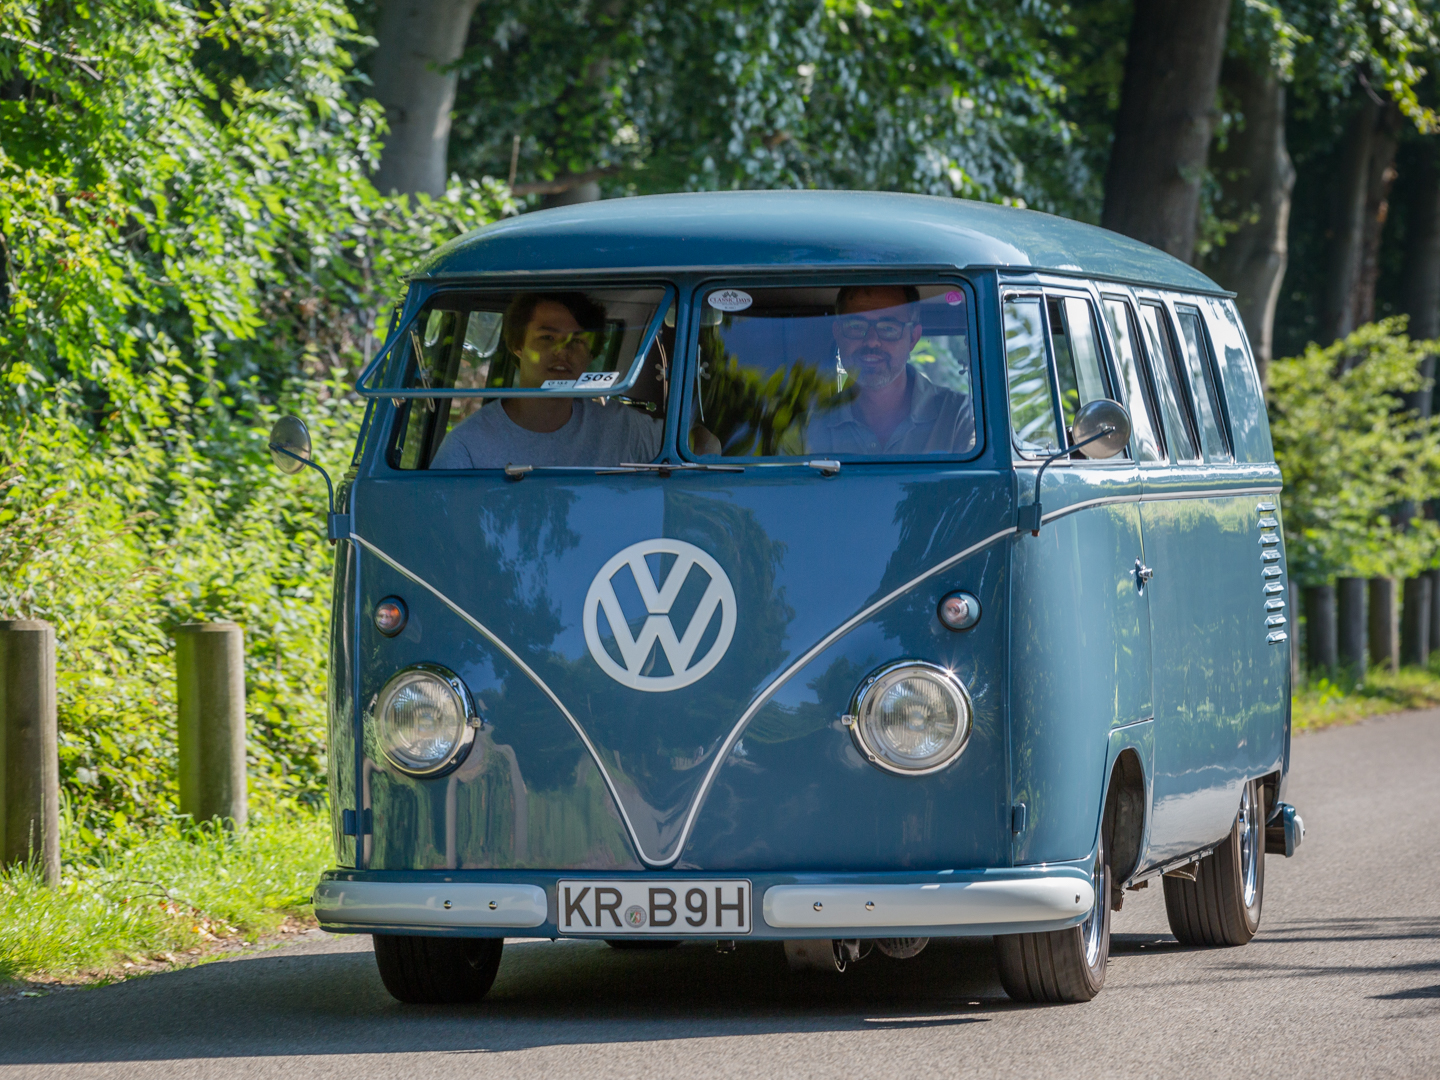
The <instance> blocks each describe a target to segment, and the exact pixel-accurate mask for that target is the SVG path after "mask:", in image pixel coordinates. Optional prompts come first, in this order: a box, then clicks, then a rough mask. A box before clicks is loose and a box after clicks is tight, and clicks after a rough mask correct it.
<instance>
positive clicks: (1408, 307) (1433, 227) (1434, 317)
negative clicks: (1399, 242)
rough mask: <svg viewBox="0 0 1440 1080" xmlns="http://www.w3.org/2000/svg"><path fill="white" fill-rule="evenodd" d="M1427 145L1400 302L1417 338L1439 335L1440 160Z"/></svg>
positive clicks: (1409, 224)
mask: <svg viewBox="0 0 1440 1080" xmlns="http://www.w3.org/2000/svg"><path fill="white" fill-rule="evenodd" d="M1425 149H1426V153H1424V154H1423V156H1422V157H1421V158H1420V161H1419V165H1418V167H1417V168H1416V170H1415V187H1414V189H1413V192H1412V196H1411V202H1410V214H1409V221H1408V222H1407V228H1406V230H1405V261H1404V271H1403V273H1402V274H1401V278H1402V282H1401V288H1402V289H1403V290H1404V291H1403V293H1402V294H1401V303H1402V304H1403V305H1404V309H1405V313H1406V314H1407V315H1409V316H1410V336H1411V337H1412V338H1414V339H1416V340H1418V341H1428V340H1430V339H1431V338H1436V337H1440V163H1437V161H1436V153H1435V149H1434V148H1433V147H1430V146H1428V145H1427V146H1426V148H1425ZM1427 415H1428V413H1427Z"/></svg>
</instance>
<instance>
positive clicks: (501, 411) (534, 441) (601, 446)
mask: <svg viewBox="0 0 1440 1080" xmlns="http://www.w3.org/2000/svg"><path fill="white" fill-rule="evenodd" d="M509 400H510V401H516V400H522V399H517V398H510V399H509ZM559 400H560V401H562V402H563V403H564V404H565V406H566V408H568V409H570V410H571V414H570V419H569V421H567V422H566V423H565V424H564V425H562V426H561V427H560V428H559V429H558V430H556V431H529V430H527V429H526V428H523V427H521V426H520V425H519V424H517V423H515V421H514V420H512V419H510V417H509V415H508V414H507V413H506V410H505V404H506V403H505V402H504V401H492V402H490V404H488V405H486V406H485V407H484V408H483V409H481V410H480V411H479V412H477V413H475V414H474V415H472V416H470V417H468V418H467V419H466V420H464V421H463V422H461V423H460V424H459V425H458V426H457V427H456V428H455V429H454V430H453V431H451V432H450V434H449V435H447V436H445V442H444V443H443V444H441V446H440V452H439V453H437V454H436V455H435V460H434V461H433V462H431V464H430V467H431V468H432V469H503V468H504V467H505V466H506V465H619V464H621V463H625V462H647V461H652V460H654V458H655V457H656V456H657V455H658V454H659V453H660V442H661V436H662V435H663V434H664V432H665V425H664V423H663V422H662V421H660V420H652V419H651V418H650V417H648V416H646V415H645V414H644V413H642V412H640V411H639V410H638V409H633V408H631V407H630V406H629V405H622V404H620V402H618V401H612V402H610V403H608V404H605V405H601V404H599V403H597V402H595V401H591V400H590V399H588V398H561V399H559ZM547 404H548V403H547Z"/></svg>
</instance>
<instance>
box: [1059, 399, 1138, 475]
mask: <svg viewBox="0 0 1440 1080" xmlns="http://www.w3.org/2000/svg"><path fill="white" fill-rule="evenodd" d="M1107 428H1108V429H1109V430H1106V429H1107ZM1070 433H1071V435H1072V436H1073V438H1072V439H1071V445H1072V446H1077V447H1078V446H1080V445H1083V446H1084V447H1085V451H1084V452H1085V456H1086V457H1088V458H1097V459H1099V460H1104V459H1105V458H1112V457H1114V456H1115V455H1116V454H1118V453H1120V451H1121V450H1124V449H1125V447H1126V445H1127V444H1128V443H1129V442H1130V414H1129V413H1128V412H1126V411H1125V406H1124V405H1121V404H1120V403H1119V402H1118V401H1111V400H1110V399H1109V398H1099V399H1098V400H1096V401H1092V402H1090V404H1088V405H1086V406H1085V407H1084V408H1082V409H1081V410H1080V411H1079V412H1078V413H1076V414H1075V422H1074V423H1073V424H1072V425H1071V426H1070Z"/></svg>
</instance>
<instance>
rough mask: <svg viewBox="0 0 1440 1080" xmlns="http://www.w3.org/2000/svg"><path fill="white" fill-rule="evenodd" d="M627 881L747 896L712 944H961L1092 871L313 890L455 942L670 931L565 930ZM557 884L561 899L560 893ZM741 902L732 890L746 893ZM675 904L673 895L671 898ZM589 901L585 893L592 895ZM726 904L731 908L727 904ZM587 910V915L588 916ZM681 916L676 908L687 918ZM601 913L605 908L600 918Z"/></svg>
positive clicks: (364, 913) (1056, 907)
mask: <svg viewBox="0 0 1440 1080" xmlns="http://www.w3.org/2000/svg"><path fill="white" fill-rule="evenodd" d="M617 879H624V880H626V881H628V882H632V883H633V884H635V885H636V886H642V887H643V886H648V885H652V884H653V885H656V886H662V887H665V888H663V889H662V891H664V892H666V893H669V892H672V891H673V892H676V893H679V894H681V895H683V894H684V891H685V886H686V883H687V882H688V881H690V880H692V879H694V880H695V881H703V882H704V883H705V884H706V886H707V887H708V886H713V885H715V884H716V883H717V882H722V879H723V882H722V883H729V884H731V885H733V886H734V889H735V891H734V892H728V893H726V894H725V895H726V897H727V899H733V900H736V901H741V900H743V906H744V910H743V911H742V912H734V913H730V914H728V916H727V917H728V919H729V920H733V921H726V922H722V923H721V926H720V928H718V929H711V930H710V931H709V932H708V933H705V934H696V933H694V932H691V933H688V934H686V935H685V936H701V937H704V936H708V937H711V938H742V937H743V938H759V939H765V938H768V939H777V940H779V939H787V938H791V939H793V938H805V937H815V938H869V937H877V938H884V937H966V936H987V935H993V934H1016V933H1032V932H1039V931H1047V930H1060V929H1063V928H1065V927H1067V926H1074V925H1075V924H1077V923H1079V922H1081V921H1082V920H1084V918H1085V916H1086V915H1087V914H1088V913H1089V911H1090V909H1091V907H1092V906H1093V904H1094V902H1095V890H1094V886H1093V884H1092V878H1091V875H1090V867H1089V865H1082V864H1073V865H1072V864H1053V863H1052V864H1049V865H1047V866H1043V867H1034V868H1013V869H1005V870H981V871H959V870H955V871H948V870H947V871H939V872H930V873H904V874H775V873H751V874H741V873H735V874H724V875H720V874H714V873H711V874H704V875H699V874H690V875H686V874H685V873H675V874H662V873H650V874H595V873H587V872H564V873H556V872H553V871H551V872H547V873H534V872H527V871H520V872H515V873H506V872H503V871H473V872H465V871H405V872H400V871H369V872H366V871H354V870H330V871H327V872H326V873H325V874H324V875H323V877H322V879H321V881H320V884H319V885H317V886H316V888H315V897H314V900H315V917H316V918H317V919H318V920H319V922H320V925H321V927H322V928H324V929H325V930H328V931H331V932H333V933H360V934H373V933H403V934H421V935H455V936H461V937H507V936H508V937H549V938H556V937H586V936H589V937H601V938H604V937H621V936H625V937H631V936H645V937H655V938H665V937H674V936H677V935H675V934H674V933H673V932H672V933H668V934H667V933H666V932H665V931H663V930H661V929H659V928H658V927H651V928H649V930H648V931H647V932H644V933H641V934H638V935H637V934H636V932H635V931H634V929H633V928H630V927H625V926H623V925H621V924H619V922H618V920H616V922H617V925H615V926H613V927H612V926H610V925H609V924H608V923H605V922H604V920H603V919H601V918H600V917H599V915H598V914H597V918H596V920H595V921H596V922H597V923H600V924H601V925H598V926H594V927H593V928H591V929H589V930H581V931H580V932H578V933H577V932H575V931H574V930H573V929H567V928H564V927H562V925H561V905H562V903H564V902H565V901H566V899H567V898H568V900H569V901H570V903H571V905H572V919H571V921H572V922H573V921H574V919H573V908H574V905H575V904H576V903H578V900H579V897H580V896H581V895H582V893H583V890H584V888H585V886H586V883H587V882H589V881H594V882H596V883H604V884H605V885H609V884H612V883H614V882H615V881H616V880H617ZM562 883H563V885H564V886H566V887H568V890H569V891H568V893H566V894H565V896H562V895H561V887H562ZM742 886H743V887H744V889H745V890H746V893H745V895H743V896H742V895H741V893H740V892H739V890H740V888H741V887H742ZM669 899H670V901H671V903H672V904H673V903H674V902H675V901H674V898H673V897H670V898H669ZM587 900H588V897H587ZM729 906H730V905H729V904H727V907H729ZM586 910H587V912H588V910H589V909H588V908H587V909H586ZM682 913H683V911H682ZM605 914H608V912H605Z"/></svg>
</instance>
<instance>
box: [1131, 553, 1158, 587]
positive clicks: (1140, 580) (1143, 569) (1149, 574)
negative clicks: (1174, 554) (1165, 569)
mask: <svg viewBox="0 0 1440 1080" xmlns="http://www.w3.org/2000/svg"><path fill="white" fill-rule="evenodd" d="M1154 576H1155V571H1154V570H1153V569H1151V568H1150V567H1148V566H1146V565H1145V564H1144V563H1143V562H1141V561H1140V560H1139V559H1136V560H1135V583H1136V584H1137V585H1138V586H1139V587H1140V591H1141V592H1144V591H1145V583H1146V582H1147V581H1149V580H1150V579H1151V578H1153V577H1154Z"/></svg>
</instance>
